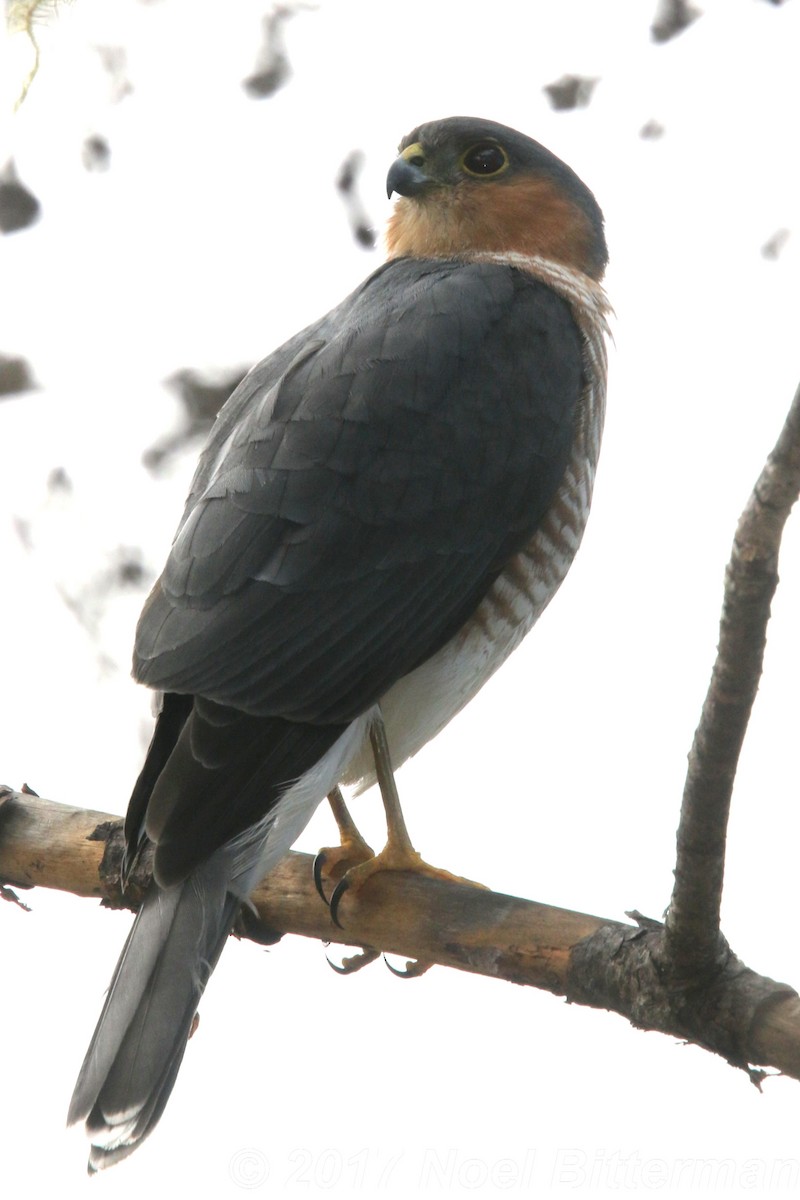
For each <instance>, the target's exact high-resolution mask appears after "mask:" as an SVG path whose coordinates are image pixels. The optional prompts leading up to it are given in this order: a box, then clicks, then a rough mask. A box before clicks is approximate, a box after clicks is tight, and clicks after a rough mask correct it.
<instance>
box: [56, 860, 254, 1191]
mask: <svg viewBox="0 0 800 1200" xmlns="http://www.w3.org/2000/svg"><path fill="white" fill-rule="evenodd" d="M230 875H231V872H230V854H229V853H228V852H227V851H226V849H223V850H222V851H220V852H218V853H217V854H215V855H213V856H212V857H211V858H210V859H208V861H207V862H205V863H203V864H202V866H200V867H198V868H197V869H196V870H195V871H193V872H192V873H191V875H189V876H188V877H187V879H185V880H184V882H183V883H180V884H178V885H176V886H175V887H172V888H168V889H163V888H159V887H158V885H157V884H155V883H154V884H153V885H152V886H151V888H150V890H149V892H148V893H147V895H146V897H145V900H144V903H143V904H142V907H141V908H140V910H139V912H138V914H137V916H136V920H135V922H134V925H133V928H132V929H131V932H130V934H129V936H128V940H127V941H126V943H125V946H124V949H123V951H122V954H121V955H120V959H119V962H118V963H117V967H116V970H115V972H114V977H113V979H112V981H111V986H110V987H109V990H108V995H107V997H106V1002H105V1005H104V1007H103V1011H102V1013H101V1014H100V1020H99V1021H98V1023H97V1029H96V1030H95V1033H94V1037H93V1038H92V1041H91V1045H90V1046H89V1049H88V1051H87V1053H86V1058H85V1059H84V1062H83V1066H82V1067H81V1071H80V1075H79V1076H78V1082H77V1083H76V1085H75V1091H74V1093H73V1096H72V1102H71V1104H70V1109H69V1117H68V1121H69V1124H74V1123H75V1122H77V1121H81V1120H85V1121H86V1132H87V1134H88V1135H89V1137H90V1139H91V1141H92V1148H91V1152H90V1155H89V1173H90V1174H93V1173H94V1172H95V1171H99V1170H102V1168H104V1167H110V1166H113V1164H114V1163H116V1162H119V1161H120V1159H123V1158H126V1157H127V1156H128V1155H129V1154H132V1153H133V1151H134V1150H135V1149H136V1148H137V1146H138V1144H139V1143H140V1142H141V1141H143V1140H144V1138H146V1137H147V1136H148V1134H149V1133H151V1132H152V1130H153V1129H154V1128H155V1126H156V1125H157V1124H158V1121H159V1118H160V1117H161V1114H162V1112H163V1111H164V1106H165V1105H166V1103H167V1100H168V1099H169V1095H170V1092H171V1091H172V1088H173V1085H174V1083H175V1078H176V1076H177V1074H178V1068H179V1067H180V1064H181V1060H182V1058H183V1053H184V1050H185V1049H186V1043H187V1041H188V1038H189V1033H190V1031H191V1026H192V1021H193V1019H194V1015H195V1012H196V1010H197V1005H198V1002H199V1000H200V997H201V996H202V994H203V990H204V988H205V985H206V983H207V982H208V979H209V976H210V975H211V972H212V971H213V970H214V967H215V966H216V963H217V959H218V958H219V956H220V954H221V952H222V948H223V946H224V945H225V941H226V939H227V937H228V934H229V933H230V930H231V926H232V925H233V921H234V917H235V914H236V909H237V907H238V905H239V903H240V900H239V899H237V897H236V896H234V895H231V893H230V892H229V891H228V886H229V882H230Z"/></svg>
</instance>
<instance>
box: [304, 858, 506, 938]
mask: <svg viewBox="0 0 800 1200" xmlns="http://www.w3.org/2000/svg"><path fill="white" fill-rule="evenodd" d="M380 871H410V872H411V873H412V874H413V875H422V876H424V877H426V878H427V879H443V880H445V881H446V882H447V883H466V884H468V885H469V886H470V887H479V888H482V887H483V886H484V885H483V884H482V883H475V881H474V880H472V879H464V877H463V876H461V875H453V873H452V872H451V871H445V870H443V869H442V868H441V867H433V866H431V864H430V863H427V862H425V859H424V858H423V857H422V855H421V854H418V853H417V851H416V850H415V849H414V848H413V847H411V846H397V845H395V844H393V843H392V842H387V844H386V845H385V846H384V848H383V850H381V852H380V854H375V855H373V857H371V858H369V859H367V860H366V861H365V862H361V863H359V864H358V865H357V866H354V867H351V868H350V870H349V871H348V872H347V873H346V874H345V875H344V876H343V877H342V878H341V879H340V880H339V882H338V883H337V885H336V887H335V888H334V889H333V894H332V895H331V898H330V901H329V902H328V907H329V908H330V913H331V920H332V921H333V923H334V925H338V926H339V928H340V929H343V928H344V926H343V925H342V923H341V921H340V920H339V905H340V904H341V901H342V897H343V896H344V894H345V892H360V891H361V889H362V887H363V886H364V884H365V883H366V882H367V880H368V879H371V878H372V876H373V875H377V874H378V872H380Z"/></svg>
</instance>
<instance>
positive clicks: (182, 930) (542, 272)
mask: <svg viewBox="0 0 800 1200" xmlns="http://www.w3.org/2000/svg"><path fill="white" fill-rule="evenodd" d="M387 188H388V194H389V195H390V196H391V195H393V194H397V196H398V200H397V202H396V205H395V208H394V210H393V213H392V216H391V217H390V220H389V224H388V228H387V234H386V245H387V250H388V256H387V261H386V262H385V263H384V264H383V265H382V266H381V267H379V268H378V269H377V270H376V271H375V272H374V273H373V274H372V275H370V276H369V278H368V279H366V280H365V282H364V283H362V284H361V286H360V287H358V288H357V289H356V290H355V291H354V292H353V293H352V294H351V295H349V296H347V297H346V299H344V300H343V301H342V302H341V304H339V305H338V306H337V307H336V308H334V309H333V310H332V311H331V312H329V313H328V314H327V315H326V316H324V317H322V318H321V319H320V320H318V321H317V322H316V323H315V324H313V325H310V326H308V328H306V329H304V330H302V331H301V332H300V333H298V334H297V335H296V336H295V337H293V338H291V339H290V340H289V341H288V342H286V343H285V345H283V346H281V347H280V348H279V349H277V350H275V351H274V352H273V353H272V354H270V355H269V356H268V357H267V358H265V359H264V360H263V361H262V362H260V363H258V364H257V365H256V366H255V367H254V368H253V369H252V371H251V372H250V373H249V375H247V376H246V378H245V379H244V380H243V382H242V383H241V384H240V385H239V387H238V388H237V389H236V391H235V392H234V394H233V395H232V396H231V398H230V399H229V400H228V402H227V404H226V405H225V406H224V407H223V409H222V410H221V412H220V415H219V417H218V419H217V421H216V424H215V426H214V429H213V431H212V433H211V436H210V438H209V441H208V444H207V445H206V447H205V449H204V450H203V453H202V455H201V457H200V461H199V465H198V467H197V470H196V473H195V476H194V480H193V482H192V485H191V491H190V493H189V497H188V500H187V502H186V507H185V509H184V513H183V516H182V518H181V521H180V524H179V526H178V531H177V533H176V535H175V540H174V542H173V545H172V549H171V551H170V554H169V558H168V560H167V563H166V566H165V568H164V571H163V573H162V575H161V576H160V578H159V579H158V581H157V582H156V584H155V586H154V587H153V590H152V592H151V593H150V596H149V597H148V599H147V602H146V604H145V606H144V610H143V612H142V615H141V618H140V621H139V625H138V628H137V632H136V643H135V650H134V675H135V677H136V679H137V680H139V681H140V682H141V683H143V684H146V685H148V686H149V687H151V688H153V689H155V690H156V691H157V692H159V693H161V695H162V700H161V708H160V715H159V717H158V720H157V724H156V727H155V732H154V735H153V739H152V743H151V745H150V749H149V751H148V754H147V758H146V761H145V764H144V767H143V769H142V772H141V774H140V776H139V779H138V781H137V783H136V785H135V787H134V790H133V794H132V797H131V800H130V806H129V809H128V815H127V818H126V823H125V834H126V844H127V862H128V865H130V862H131V861H132V860H133V859H134V858H135V856H136V855H137V853H138V852H139V850H140V849H141V847H142V845H143V844H144V842H145V841H146V840H149V841H150V842H152V843H154V844H155V856H154V878H153V882H152V885H151V887H150V890H149V891H148V893H147V895H146V896H145V899H144V902H143V904H142V906H141V908H140V911H139V913H138V915H137V917H136V919H135V923H134V925H133V928H132V930H131V933H130V936H129V937H128V940H127V942H126V944H125V947H124V949H123V951H122V955H121V957H120V960H119V964H118V966H117V968H116V972H115V974H114V977H113V979H112V981H111V985H110V988H109V991H108V995H107V999H106V1002H105V1007H104V1008H103V1011H102V1013H101V1016H100V1020H99V1023H98V1026H97V1029H96V1032H95V1034H94V1037H93V1039H92V1042H91V1044H90V1046H89V1050H88V1052H87V1054H86V1058H85V1060H84V1063H83V1066H82V1068H81V1071H80V1075H79V1078H78V1082H77V1085H76V1087H75V1092H74V1095H73V1099H72V1105H71V1108H70V1114H69V1116H70V1121H72V1122H74V1121H79V1120H85V1122H86V1130H87V1133H88V1135H89V1137H90V1139H91V1142H92V1149H91V1154H90V1160H89V1169H90V1171H95V1170H98V1169H100V1168H103V1167H106V1166H109V1165H111V1164H113V1163H115V1162H117V1161H119V1160H120V1159H122V1158H125V1157H126V1156H127V1155H129V1154H130V1153H131V1152H132V1151H133V1150H134V1149H135V1148H136V1146H137V1145H138V1144H139V1143H140V1142H141V1141H142V1140H143V1139H144V1138H145V1137H147V1135H148V1134H149V1133H150V1132H151V1131H152V1130H153V1128H154V1126H155V1125H156V1123H157V1122H158V1120H159V1118H160V1116H161V1114H162V1112H163V1109H164V1106H165V1104H166V1102H167V1099H168V1097H169V1094H170V1092H171V1090H172V1087H173V1084H174V1082H175V1077H176V1075H177V1072H178V1068H179V1066H180V1063H181V1059H182V1057H183V1053H184V1050H185V1047H186V1042H187V1038H188V1036H189V1032H190V1029H191V1026H192V1022H193V1019H194V1015H195V1012H196V1008H197V1004H198V1001H199V999H200V996H201V995H202V992H203V990H204V987H205V985H206V982H207V980H208V977H209V975H210V974H211V972H212V970H213V969H214V966H215V965H216V962H217V959H218V958H219V955H220V953H221V951H222V948H223V946H224V944H225V941H226V938H227V936H228V934H229V932H230V930H231V927H232V925H233V922H234V918H235V916H236V912H237V909H238V908H239V906H240V905H241V904H242V902H243V901H244V900H246V898H247V896H248V894H249V893H250V892H251V890H252V889H253V888H254V887H255V885H256V884H257V883H258V882H259V881H260V879H261V878H262V877H263V876H264V875H265V874H266V873H267V872H268V871H269V870H270V869H271V868H272V867H273V866H274V865H275V864H276V863H277V862H278V861H279V860H280V859H281V858H282V856H283V855H284V854H285V853H286V852H287V850H288V849H289V847H290V846H291V845H292V843H293V842H294V841H295V839H296V838H297V836H298V835H299V833H300V832H301V830H302V829H303V828H304V826H305V825H306V823H307V822H308V820H309V818H310V817H311V815H312V813H313V812H314V810H315V808H316V807H317V805H318V804H319V802H320V800H322V799H324V798H325V796H326V795H329V796H330V797H331V799H332V802H333V803H334V805H335V811H336V812H337V815H339V817H340V819H341V820H342V823H343V818H341V813H342V809H341V807H340V800H341V798H340V795H339V792H338V785H339V784H341V783H346V784H357V785H359V786H361V787H364V786H367V785H368V784H369V783H371V782H373V781H374V780H375V779H376V778H377V780H378V783H379V786H380V789H381V793H382V797H383V800H384V804H385V806H386V809H387V825H388V842H387V847H386V849H385V850H384V851H382V852H381V854H380V855H378V856H377V858H376V859H374V860H373V861H372V862H367V863H365V864H362V865H360V866H357V867H355V868H354V870H352V871H351V872H350V873H349V875H346V876H345V878H344V881H343V883H344V886H348V881H349V883H350V884H351V885H355V886H359V884H360V883H361V882H363V877H364V876H365V875H368V874H369V873H370V872H371V871H373V870H375V869H381V868H383V869H398V868H408V867H409V866H415V867H417V868H418V869H420V870H425V869H428V868H426V865H425V864H423V863H422V861H421V860H420V858H419V856H418V855H417V854H416V852H415V851H414V848H413V846H412V845H411V843H410V841H409V840H408V836H407V834H406V832H405V827H404V825H403V822H402V816H401V815H400V813H399V808H398V805H397V797H396V792H395V791H394V783H393V776H392V766H393V765H394V766H397V765H399V764H400V763H402V762H403V761H404V760H406V759H407V758H408V757H409V756H410V755H412V754H414V753H415V752H416V751H418V750H419V749H420V748H421V747H422V746H423V745H424V744H425V743H426V742H427V741H428V740H429V739H430V738H432V737H433V736H434V735H435V734H436V733H437V732H438V731H439V730H440V729H441V728H442V727H443V726H444V725H445V724H446V723H447V722H448V721H449V720H450V719H451V717H453V716H454V715H455V713H457V712H458V711H459V709H461V708H462V707H463V705H464V704H465V703H466V702H467V701H468V700H469V699H470V698H471V697H472V696H473V695H474V694H475V693H476V692H477V691H478V689H479V688H480V687H481V686H482V684H483V683H484V682H485V681H486V680H487V679H488V678H489V676H490V675H491V674H492V673H493V672H494V671H495V670H496V669H497V667H498V666H499V665H500V664H501V663H502V662H503V661H504V659H505V658H506V657H507V656H508V655H509V654H510V653H511V651H512V650H513V649H514V648H515V646H517V645H518V643H519V642H520V640H521V639H522V637H523V636H524V635H525V633H526V632H527V631H528V630H529V629H530V627H531V626H532V625H533V623H534V622H535V621H536V619H537V618H538V616H539V615H540V613H541V612H542V610H543V609H544V608H545V606H546V605H547V604H548V602H549V601H550V599H551V598H552V596H553V595H554V593H555V592H556V590H557V589H558V587H559V585H560V584H561V582H562V580H563V579H564V577H565V575H566V573H567V570H568V569H569V566H570V564H571V562H572V559H573V557H574V555H575V552H576V550H577V548H578V545H579V543H580V540H581V536H582V534H583V530H584V526H585V523H586V519H587V516H588V512H589V505H590V501H591V495H592V485H593V482H594V477H595V468H596V465H597V458H598V453H599V448H600V437H601V432H602V424H603V412H604V406H605V378H606V358H605V340H604V335H605V332H606V317H605V314H606V312H607V308H608V306H607V302H606V299H605V295H604V292H603V289H602V287H601V284H600V280H601V279H602V276H603V272H604V268H605V265H606V260H607V251H606V243H605V238H604V233H603V218H602V214H601V212H600V209H599V207H598V205H597V202H596V201H595V199H594V196H593V195H592V193H591V192H590V191H589V189H588V188H587V187H586V186H585V184H583V183H582V182H581V180H580V179H579V178H578V177H577V175H576V174H575V173H574V172H573V171H572V170H571V169H570V168H569V167H568V166H567V165H566V164H565V163H563V162H561V161H560V160H559V159H558V158H556V157H555V155H553V154H552V153H550V152H549V151H548V150H546V149H545V148H544V147H543V146H541V145H539V144H538V143H537V142H535V141H533V140H532V139H530V138H528V137H526V136H524V135H523V134H521V133H518V132H516V131H515V130H513V129H509V128H507V127H505V126H503V125H498V124H495V123H494V122H491V121H486V120H481V119H476V118H467V117H452V118H449V119H446V120H439V121H432V122H430V123H428V124H424V125H421V126H419V128H417V129H415V130H414V131H413V132H412V133H410V134H409V135H408V136H407V137H406V138H404V139H403V141H402V142H401V144H400V148H399V157H397V158H396V159H395V161H394V162H393V164H392V166H391V168H390V170H389V174H388V178H387ZM430 869H432V868H430ZM341 887H342V884H340V885H339V887H338V888H337V893H338V894H339V896H340V895H341Z"/></svg>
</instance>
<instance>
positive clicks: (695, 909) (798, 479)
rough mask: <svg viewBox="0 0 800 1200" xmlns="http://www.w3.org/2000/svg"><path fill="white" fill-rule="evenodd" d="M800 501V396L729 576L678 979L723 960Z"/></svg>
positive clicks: (692, 828) (675, 958)
mask: <svg viewBox="0 0 800 1200" xmlns="http://www.w3.org/2000/svg"><path fill="white" fill-rule="evenodd" d="M798 494H800V387H798V389H797V391H796V392H795V396H794V400H793V401H792V404H791V407H790V409H789V413H788V415H787V417H786V421H785V423H784V426H783V429H782V430H781V434H780V437H779V438H778V441H777V443H776V445H775V448H774V450H773V451H772V453H771V454H770V456H769V458H768V459H767V462H766V465H765V466H764V469H763V471H762V472H761V474H760V476H759V478H758V481H757V483H756V485H755V488H754V489H753V492H752V495H751V496H750V499H749V500H748V502H747V505H746V507H745V509H744V512H743V513H742V515H741V518H740V519H739V524H738V527H737V530H736V536H735V537H734V542H733V550H732V552H731V559H730V562H729V563H728V567H727V570H726V574H725V595H724V600H723V608H722V618H721V621H720V634H719V645H718V650H717V659H716V662H715V664H714V670H713V673H712V676H711V683H710V685H709V689H708V694H707V696H706V699H705V703H704V705H703V710H702V714H701V716H700V724H699V725H698V727H697V732H696V733H695V736H694V743H693V745H692V749H691V751H690V754H689V768H688V772H687V776H686V785H685V788H684V793H683V803H682V806H681V817H680V825H679V828H678V837H677V861H676V866H675V886H674V889H673V893H672V900H671V902H670V907H669V914H668V916H667V922H666V943H665V949H666V954H667V958H668V959H669V960H670V961H671V963H672V965H673V969H674V970H675V972H676V974H678V975H681V974H683V973H685V972H686V971H687V970H688V971H694V970H697V969H700V970H706V971H707V970H713V969H714V967H715V966H716V964H717V963H718V962H719V961H721V959H724V957H725V946H724V943H723V941H722V940H721V938H720V933H719V919H720V904H721V900H722V881H723V874H724V870H725V838H726V833H727V827H728V815H729V811H730V801H731V794H732V791H733V781H734V777H735V775H736V768H737V765H738V761H739V753H740V751H741V748H742V743H743V741H744V735H745V732H746V730H747V724H748V721H749V720H750V711H751V709H752V707H753V701H754V700H755V697H756V692H757V690H758V683H759V679H760V678H761V670H762V665H763V659H764V647H765V645H766V640H767V623H768V621H769V615H770V604H771V603H772V597H773V595H774V594H775V589H776V587H777V585H778V551H779V549H780V543H781V535H782V533H783V527H784V525H785V523H786V519H787V517H788V516H789V512H790V511H791V508H792V505H793V504H794V502H795V501H796V500H797V497H798Z"/></svg>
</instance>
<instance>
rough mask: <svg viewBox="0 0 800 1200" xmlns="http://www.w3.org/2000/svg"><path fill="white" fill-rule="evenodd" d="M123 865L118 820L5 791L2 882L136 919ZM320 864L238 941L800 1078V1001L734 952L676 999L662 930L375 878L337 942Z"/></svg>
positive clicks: (400, 878)
mask: <svg viewBox="0 0 800 1200" xmlns="http://www.w3.org/2000/svg"><path fill="white" fill-rule="evenodd" d="M4 796H5V799H6V802H5V804H4V805H3V803H2V801H3V798H4ZM121 856H122V822H121V820H120V819H119V818H117V817H112V816H110V815H109V814H108V813H102V812H91V811H87V810H83V809H73V808H68V807H66V806H65V805H60V804H54V803H53V802H52V801H48V800H44V799H41V798H40V797H37V796H31V795H23V794H22V793H17V792H10V791H6V792H5V793H2V792H0V878H3V879H5V880H6V881H8V882H9V883H11V884H14V885H16V886H18V887H31V886H42V887H57V888H60V889H61V890H65V891H70V892H73V893H75V894H76V895H79V896H96V897H101V898H102V899H103V900H104V902H105V903H107V904H110V905H113V906H124V907H135V903H136V897H137V896H139V895H140V894H141V888H142V887H143V886H146V883H147V880H146V872H145V873H144V874H143V875H142V876H141V878H139V879H137V880H135V881H134V888H133V892H132V894H130V895H127V894H126V895H123V893H122V892H121V890H120V885H119V871H120V865H121ZM312 862H313V860H312V857H311V855H307V854H289V855H287V857H286V858H285V859H284V861H283V862H282V863H280V865H279V866H278V867H277V868H276V869H275V870H274V871H272V872H271V873H270V875H269V876H268V877H267V878H266V879H265V880H264V881H263V883H262V884H261V885H260V886H259V888H258V889H257V890H256V892H255V893H254V894H253V896H252V898H251V899H252V902H253V906H254V910H255V915H253V914H252V913H247V912H245V914H244V916H245V920H244V923H243V926H242V927H240V928H239V929H237V931H236V932H237V933H238V934H239V936H244V937H249V938H251V939H252V940H255V941H258V942H273V941H276V940H278V938H279V937H280V936H281V935H282V934H284V933H294V934H300V935H302V936H303V937H311V938H318V939H320V940H322V941H325V942H339V943H343V944H347V945H357V946H362V947H363V948H364V949H365V950H368V951H372V950H374V949H375V948H376V947H379V948H380V949H382V950H384V951H388V952H391V953H394V954H398V955H401V956H403V957H405V958H407V959H412V960H418V961H421V962H425V963H437V964H440V965H442V966H448V967H455V968H457V969H459V970H462V971H469V972H472V973H473V974H479V975H487V976H489V977H491V978H494V979H504V980H507V981H509V982H511V983H518V984H525V985H528V986H531V987H536V988H540V989H543V990H545V991H549V992H553V993H555V994H556V995H559V996H566V998H567V999H568V1000H570V1001H572V1002H574V1003H577V1004H583V1005H589V1006H592V1007H594V1008H608V1009H611V1010H613V1011H615V1012H618V1013H620V1014H621V1015H622V1016H625V1017H627V1018H628V1020H630V1021H631V1022H632V1023H633V1024H634V1025H636V1026H639V1027H641V1028H644V1029H654V1030H658V1031H660V1032H662V1033H667V1034H670V1035H672V1036H673V1037H677V1038H680V1039H682V1040H689V1041H692V1042H696V1043H697V1044H699V1045H701V1046H704V1047H705V1048H706V1049H708V1050H711V1051H713V1052H714V1053H716V1054H720V1055H722V1057H724V1058H725V1059H726V1060H727V1061H728V1062H730V1063H732V1064H733V1065H735V1066H737V1067H742V1068H744V1069H745V1070H747V1071H748V1073H749V1074H750V1076H751V1078H754V1079H756V1081H760V1079H761V1078H762V1073H761V1072H753V1071H752V1070H750V1064H751V1063H758V1064H761V1065H766V1066H772V1067H776V1068H777V1069H778V1070H780V1071H782V1072H783V1073H784V1074H787V1075H792V1076H794V1077H795V1078H800V997H798V996H797V993H796V992H794V991H793V989H792V988H790V987H788V986H787V985H785V984H781V983H775V982H774V981H773V980H771V979H768V978H766V977H764V976H760V975H757V974H756V973H755V972H753V971H750V970H748V968H746V967H745V966H744V965H743V964H742V963H740V962H739V961H738V959H736V958H735V957H734V956H733V955H732V954H730V952H728V953H727V957H726V960H725V962H724V964H723V965H722V967H721V969H720V971H719V972H718V974H717V976H716V977H715V979H714V980H713V981H711V983H710V984H709V982H708V981H707V980H706V979H695V980H687V981H685V983H684V986H683V987H682V988H680V989H676V988H675V987H674V986H672V983H671V981H670V980H669V979H668V978H665V975H664V972H663V970H662V964H663V957H664V946H663V933H664V931H663V927H662V926H661V925H660V924H659V923H658V922H655V921H647V920H646V919H644V918H641V917H639V916H638V914H636V920H637V924H636V925H627V924H624V923H623V922H620V921H610V920H605V919H603V918H601V917H596V916H591V915H590V914H587V913H577V912H570V911H569V910H567V909H562V908H554V907H552V906H550V905H546V904H538V903H536V902H534V901H530V900H521V899H519V898H517V897H515V896H504V895H500V894H498V893H495V892H491V891H489V890H488V889H484V888H475V887H470V886H468V885H466V884H460V883H455V882H447V881H444V880H438V879H431V878H427V877H422V876H416V875H409V874H407V873H405V872H384V873H382V874H379V875H376V876H374V877H373V878H372V879H371V880H370V881H369V882H368V883H367V884H366V885H365V888H364V892H363V893H362V894H361V895H360V896H358V897H357V898H356V899H353V898H352V897H351V896H350V894H349V893H348V894H346V895H345V897H344V900H343V902H342V907H341V911H340V916H341V917H342V920H343V923H344V925H345V929H344V931H342V930H341V929H338V928H337V927H336V926H335V925H334V924H333V922H332V921H331V919H330V914H329V912H328V909H327V907H326V905H325V904H324V903H323V902H322V901H321V900H320V898H319V896H318V894H317V891H316V888H315V886H314V881H313V872H312ZM412 973H413V972H412Z"/></svg>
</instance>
